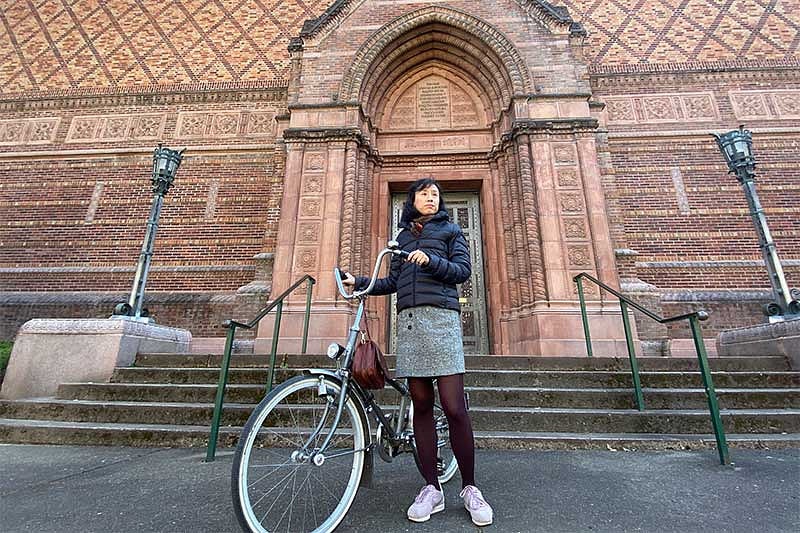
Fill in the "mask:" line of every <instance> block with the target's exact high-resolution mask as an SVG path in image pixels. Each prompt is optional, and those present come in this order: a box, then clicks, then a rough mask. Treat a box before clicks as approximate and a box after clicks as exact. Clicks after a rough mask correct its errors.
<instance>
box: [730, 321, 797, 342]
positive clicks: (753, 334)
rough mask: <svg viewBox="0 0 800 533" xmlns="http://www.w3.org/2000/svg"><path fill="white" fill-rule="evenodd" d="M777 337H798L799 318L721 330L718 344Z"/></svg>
mask: <svg viewBox="0 0 800 533" xmlns="http://www.w3.org/2000/svg"><path fill="white" fill-rule="evenodd" d="M779 337H800V319H797V320H785V321H783V322H774V323H771V324H758V325H755V326H749V327H745V328H736V329H732V330H727V331H723V332H722V333H721V334H720V344H732V343H736V342H748V341H760V340H764V339H770V338H773V339H774V338H779Z"/></svg>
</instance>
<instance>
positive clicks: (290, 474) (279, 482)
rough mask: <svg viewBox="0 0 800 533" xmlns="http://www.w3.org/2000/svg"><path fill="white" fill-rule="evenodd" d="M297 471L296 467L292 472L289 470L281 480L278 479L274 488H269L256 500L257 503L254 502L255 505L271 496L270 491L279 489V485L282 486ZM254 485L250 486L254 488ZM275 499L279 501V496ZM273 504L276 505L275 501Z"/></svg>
mask: <svg viewBox="0 0 800 533" xmlns="http://www.w3.org/2000/svg"><path fill="white" fill-rule="evenodd" d="M295 472H297V469H294V470H292V471H291V472H289V473H288V474H286V475H285V476H284V477H283V478H281V479H280V480H279V481H278V482H277V483H276V484H275V486H274V487H272V488H271V489H269V490H268V491H267V492H265V493H264V494H262V495H261V497H260V498H259V499H258V500H256V502H255V504H254V505H258V504H259V503H261V500H263V499H264V498H266V497H267V496H269V493H270V492H272V491H273V490H275V489H277V488H278V487H279V486H281V484H282V483H283V482H284V481H285V480H287V479H289V478H290V477H291V476H292V475H294V473H295ZM253 486H254V485H250V486H248V488H252V487H253ZM281 492H283V491H281ZM278 496H280V494H278ZM275 500H276V501H277V498H276V499H275ZM273 505H274V503H273Z"/></svg>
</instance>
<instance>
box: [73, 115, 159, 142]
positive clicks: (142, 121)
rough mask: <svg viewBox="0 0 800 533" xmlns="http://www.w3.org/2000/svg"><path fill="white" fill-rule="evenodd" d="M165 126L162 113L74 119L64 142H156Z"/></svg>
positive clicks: (93, 116) (92, 116)
mask: <svg viewBox="0 0 800 533" xmlns="http://www.w3.org/2000/svg"><path fill="white" fill-rule="evenodd" d="M166 122H167V116H166V114H164V113H161V114H147V115H89V116H78V117H74V118H73V119H72V122H70V126H69V130H68V131H67V139H66V142H68V143H85V142H119V141H129V140H142V141H144V140H158V139H161V138H162V137H163V135H164V128H165V126H166Z"/></svg>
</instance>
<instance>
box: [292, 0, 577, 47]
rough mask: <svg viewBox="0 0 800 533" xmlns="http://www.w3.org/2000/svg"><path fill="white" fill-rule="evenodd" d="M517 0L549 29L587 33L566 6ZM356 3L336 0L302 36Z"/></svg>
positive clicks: (328, 23) (337, 19)
mask: <svg viewBox="0 0 800 533" xmlns="http://www.w3.org/2000/svg"><path fill="white" fill-rule="evenodd" d="M362 1H363V0H362ZM515 1H516V3H517V4H518V5H519V6H520V7H521V8H522V9H523V11H525V13H527V14H528V16H530V17H531V18H532V19H534V20H535V21H537V22H539V23H540V24H541V25H542V26H543V27H545V28H547V29H548V30H551V31H554V30H555V29H556V28H558V29H560V30H561V32H562V33H563V32H564V30H565V29H566V31H569V32H571V33H577V34H580V32H583V34H585V30H584V29H583V27H582V26H581V25H580V24H578V23H576V22H575V21H574V20H572V18H571V17H570V16H569V11H568V10H567V8H565V7H561V6H553V5H552V4H550V3H549V2H545V1H542V0H515ZM355 3H358V1H357V0H336V1H335V2H334V3H333V4H332V5H331V6H330V7H328V9H326V10H325V12H324V13H323V14H322V15H320V16H319V17H317V18H315V19H311V20H306V21H305V23H304V24H303V29H302V30H301V31H300V37H301V38H306V39H310V38H313V37H314V36H316V35H317V34H318V33H319V32H321V31H322V30H323V29H326V28H329V27H331V26H334V25H336V24H338V23H339V22H340V21H342V20H343V19H344V18H346V17H347V15H349V14H350V13H351V12H352V9H351V8H352V7H353V4H355ZM295 46H296V43H295Z"/></svg>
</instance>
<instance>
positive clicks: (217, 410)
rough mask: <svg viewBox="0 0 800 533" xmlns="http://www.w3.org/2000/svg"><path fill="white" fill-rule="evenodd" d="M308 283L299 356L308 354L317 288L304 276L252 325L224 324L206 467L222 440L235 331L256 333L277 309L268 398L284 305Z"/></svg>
mask: <svg viewBox="0 0 800 533" xmlns="http://www.w3.org/2000/svg"><path fill="white" fill-rule="evenodd" d="M306 282H307V283H308V285H307V287H306V311H305V318H304V319H303V345H302V347H301V349H300V353H306V347H307V345H308V320H309V317H310V316H311V292H312V290H313V288H314V284H315V283H316V282H317V281H316V280H315V279H314V278H312V277H311V276H308V275H306V276H303V277H302V278H301V279H300V280H298V281H297V282H296V283H295V284H294V285H292V286H291V287H289V288H288V289H286V290H285V291H283V293H282V294H281V295H280V296H278V297H277V298H275V299H274V300H273V301H272V303H270V304H269V305H268V306H266V307H265V308H263V309H262V310H261V311H259V312H258V314H257V315H256V317H255V318H254V319H253V320H251V321H250V322H248V323H246V324H244V323H242V322H237V321H236V320H226V321H225V322H224V323H223V326H224V327H225V328H226V329H227V330H228V334H227V335H226V338H225V352H224V353H223V354H222V364H221V366H220V369H219V383H217V396H216V399H215V400H214V416H213V417H212V418H211V434H210V435H209V437H208V449H207V450H206V462H207V463H210V462H212V461H213V460H214V457H215V455H216V453H217V438H218V437H219V425H220V420H221V419H222V404H223V402H224V400H225V386H226V385H227V384H228V370H229V369H230V365H231V352H232V351H233V338H234V336H235V335H236V329H237V328H244V329H253V328H254V327H256V326H257V325H258V323H259V322H260V321H261V319H262V318H264V317H265V316H267V314H268V313H269V312H270V311H272V310H273V309H276V311H275V327H274V328H273V330H272V350H271V351H270V356H269V372H268V373H267V391H266V394H269V392H270V391H271V390H272V383H273V381H274V379H275V360H276V358H277V353H278V336H279V335H280V331H281V319H282V317H283V301H284V300H285V299H286V298H287V297H288V296H289V295H290V294H291V293H292V292H294V290H295V289H296V288H297V287H299V286H300V285H302V284H303V283H306Z"/></svg>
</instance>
